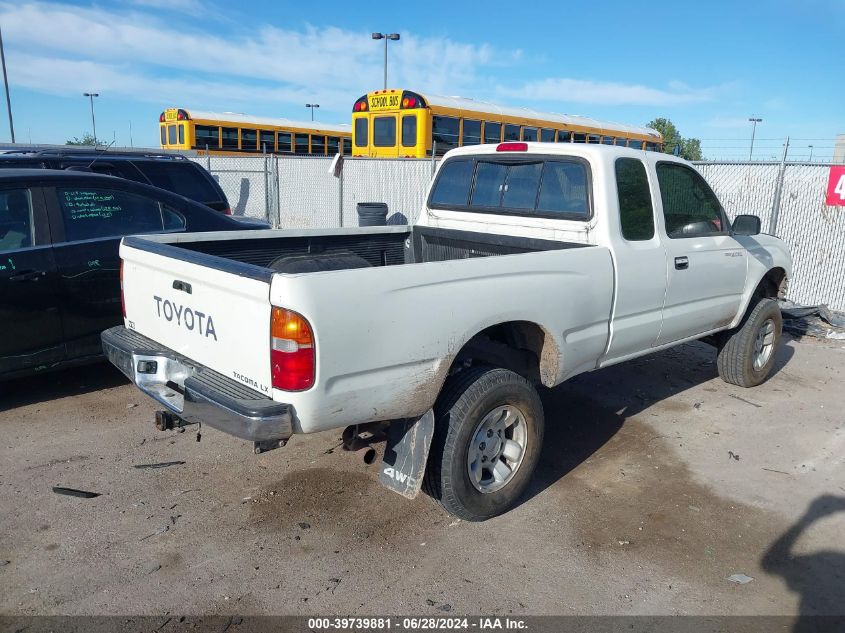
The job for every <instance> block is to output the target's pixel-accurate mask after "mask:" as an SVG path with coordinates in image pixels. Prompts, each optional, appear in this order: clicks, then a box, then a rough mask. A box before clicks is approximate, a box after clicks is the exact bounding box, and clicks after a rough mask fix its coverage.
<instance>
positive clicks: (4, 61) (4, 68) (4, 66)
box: [0, 31, 15, 143]
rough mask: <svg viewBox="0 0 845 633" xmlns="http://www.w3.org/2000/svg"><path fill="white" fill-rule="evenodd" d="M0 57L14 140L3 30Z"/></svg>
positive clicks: (0, 36)
mask: <svg viewBox="0 0 845 633" xmlns="http://www.w3.org/2000/svg"><path fill="white" fill-rule="evenodd" d="M0 59H2V60H3V84H4V85H5V86H6V109H7V110H8V111H9V131H10V132H11V133H12V143H14V142H15V124H14V123H12V99H11V98H10V97H9V78H8V77H7V76H6V51H5V50H4V49H3V32H2V31H0Z"/></svg>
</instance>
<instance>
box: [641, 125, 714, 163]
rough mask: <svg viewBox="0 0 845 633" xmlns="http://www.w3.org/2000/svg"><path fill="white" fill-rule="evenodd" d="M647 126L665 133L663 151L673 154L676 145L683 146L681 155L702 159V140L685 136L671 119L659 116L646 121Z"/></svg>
mask: <svg viewBox="0 0 845 633" xmlns="http://www.w3.org/2000/svg"><path fill="white" fill-rule="evenodd" d="M646 127H650V128H654V129H655V130H657V131H658V132H660V133H661V134H662V135H663V143H664V145H663V151H664V152H665V153H666V154H673V153H674V152H675V146H676V145H680V146H681V156H682V157H683V158H686V159H687V160H701V159H702V156H701V141H700V140H699V139H697V138H684V137H683V136H681V133H680V132H679V131H678V128H677V127H675V124H674V123H672V121H671V120H669V119H664V118H662V117H661V118H657V119H654V120H652V121H649V122H648V123H646Z"/></svg>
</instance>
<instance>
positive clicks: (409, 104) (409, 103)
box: [402, 97, 417, 108]
mask: <svg viewBox="0 0 845 633" xmlns="http://www.w3.org/2000/svg"><path fill="white" fill-rule="evenodd" d="M416 105H417V100H416V99H415V98H414V97H405V98H404V99H402V107H403V108H413V107H415V106H416Z"/></svg>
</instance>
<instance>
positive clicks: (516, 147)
mask: <svg viewBox="0 0 845 633" xmlns="http://www.w3.org/2000/svg"><path fill="white" fill-rule="evenodd" d="M496 151H497V152H527V151H528V143H499V144H498V145H496Z"/></svg>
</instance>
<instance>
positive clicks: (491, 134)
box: [484, 121, 502, 143]
mask: <svg viewBox="0 0 845 633" xmlns="http://www.w3.org/2000/svg"><path fill="white" fill-rule="evenodd" d="M501 140H502V124H501V123H491V122H490V121H486V122H485V123H484V142H485V143H499V142H501Z"/></svg>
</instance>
